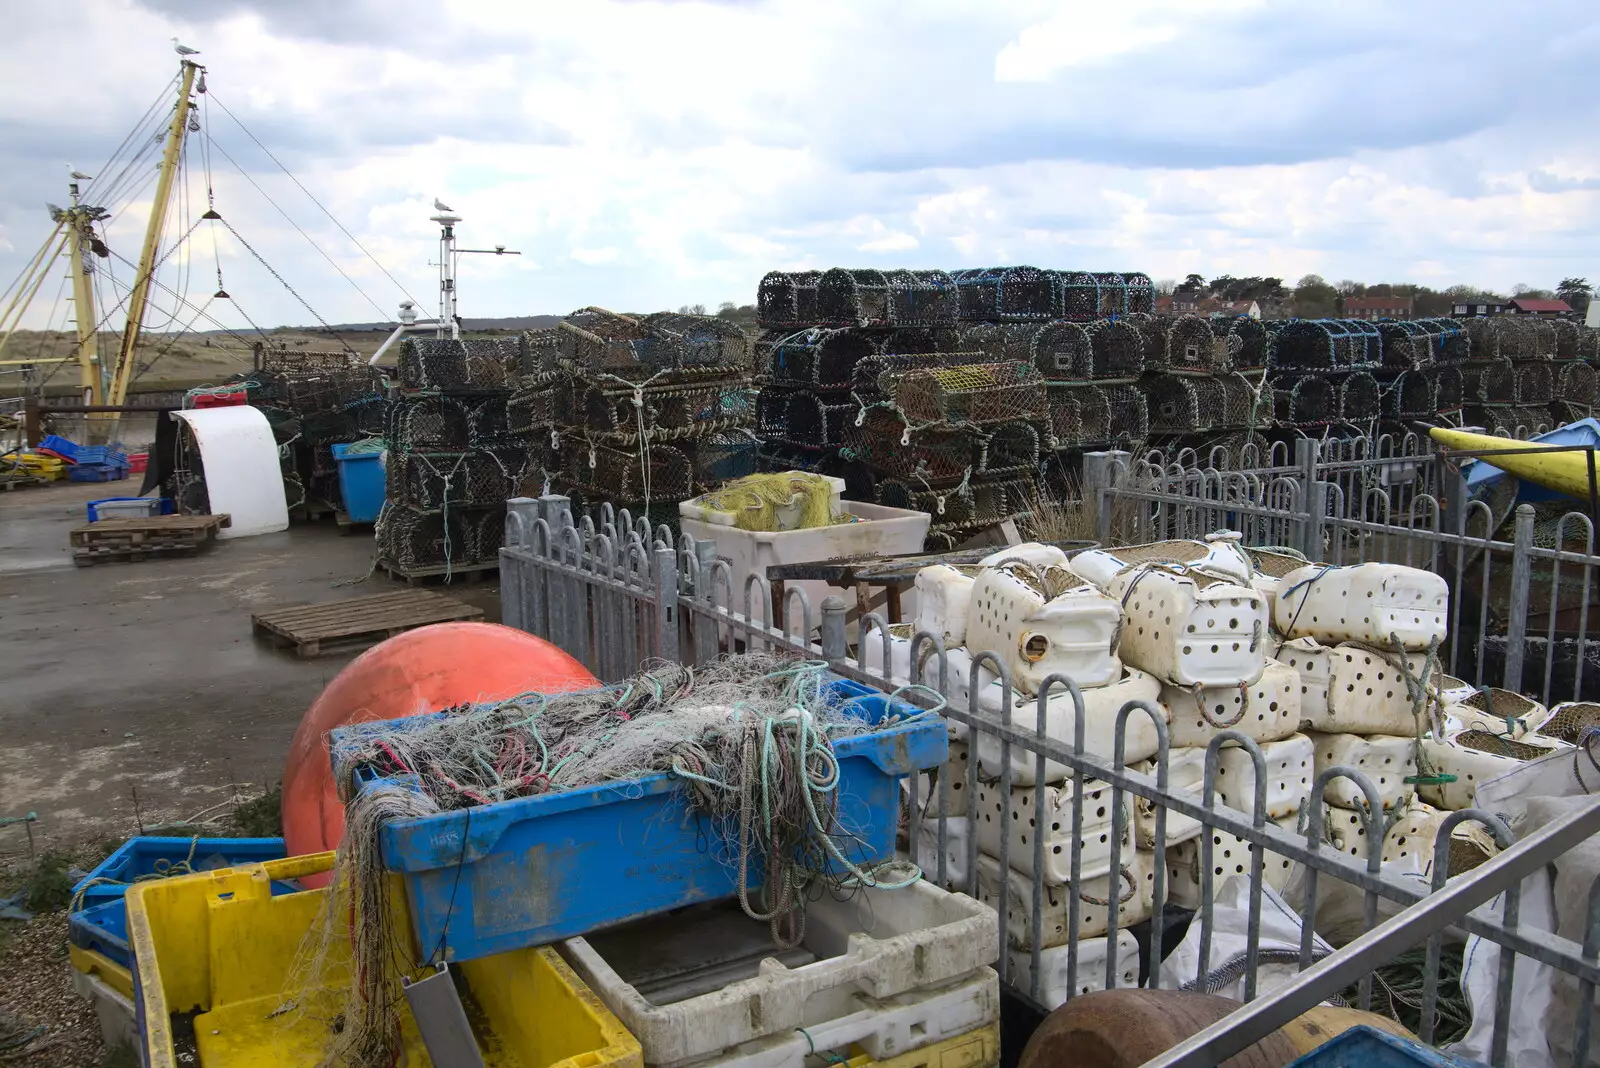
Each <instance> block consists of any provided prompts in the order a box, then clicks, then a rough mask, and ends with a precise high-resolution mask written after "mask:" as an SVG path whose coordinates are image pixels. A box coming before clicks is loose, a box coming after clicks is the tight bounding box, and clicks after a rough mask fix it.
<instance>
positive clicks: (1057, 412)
mask: <svg viewBox="0 0 1600 1068" xmlns="http://www.w3.org/2000/svg"><path fill="white" fill-rule="evenodd" d="M1049 399H1050V436H1051V438H1052V439H1053V440H1054V443H1055V447H1056V448H1058V449H1061V448H1069V447H1072V446H1078V445H1099V444H1103V443H1104V442H1107V441H1109V440H1110V439H1111V404H1110V401H1109V399H1108V398H1107V396H1106V391H1105V390H1104V389H1102V388H1100V387H1099V386H1051V387H1050V394H1049Z"/></svg>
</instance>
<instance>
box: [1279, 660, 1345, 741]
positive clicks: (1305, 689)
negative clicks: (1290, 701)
mask: <svg viewBox="0 0 1600 1068" xmlns="http://www.w3.org/2000/svg"><path fill="white" fill-rule="evenodd" d="M1332 652H1333V650H1332V649H1329V648H1328V647H1327V646H1326V645H1322V644H1320V643H1319V642H1318V641H1317V640H1316V639H1315V638H1296V639H1295V640H1294V641H1292V642H1284V643H1283V644H1282V645H1280V646H1278V651H1277V652H1276V653H1275V654H1274V656H1275V657H1276V659H1277V660H1279V661H1280V662H1282V663H1285V664H1288V665H1289V666H1290V667H1292V668H1294V669H1295V671H1296V672H1297V673H1299V675H1300V729H1301V730H1314V729H1316V725H1317V724H1319V723H1327V722H1328V681H1329V673H1330V672H1331V671H1332V669H1333V665H1332V664H1331V663H1330V662H1329V656H1330V655H1331V654H1332Z"/></svg>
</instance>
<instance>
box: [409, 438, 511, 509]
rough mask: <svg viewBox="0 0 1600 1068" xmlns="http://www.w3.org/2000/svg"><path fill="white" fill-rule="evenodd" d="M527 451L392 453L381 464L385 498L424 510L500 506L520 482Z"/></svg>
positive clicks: (501, 449)
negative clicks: (385, 479) (384, 468)
mask: <svg viewBox="0 0 1600 1068" xmlns="http://www.w3.org/2000/svg"><path fill="white" fill-rule="evenodd" d="M527 462H528V451H527V450H526V449H525V448H522V447H520V446H515V447H514V446H503V447H501V448H497V449H477V450H474V451H472V452H459V453H448V452H436V453H394V452H391V453H390V454H389V459H388V461H387V475H388V491H389V493H388V497H389V500H390V501H391V502H393V503H394V504H396V505H401V506H405V507H409V508H417V509H421V510H424V511H426V510H429V509H433V508H446V507H451V508H453V507H457V506H462V507H465V506H468V505H481V504H502V503H504V502H505V500H506V499H507V498H508V497H512V496H515V495H516V494H515V490H516V488H517V487H518V486H519V485H520V484H521V482H522V472H523V468H524V467H525V466H526V465H527Z"/></svg>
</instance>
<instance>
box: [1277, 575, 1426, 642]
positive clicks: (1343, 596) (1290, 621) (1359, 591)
mask: <svg viewBox="0 0 1600 1068" xmlns="http://www.w3.org/2000/svg"><path fill="white" fill-rule="evenodd" d="M1449 607H1450V588H1449V587H1448V586H1447V585H1446V584H1445V580H1444V578H1443V577H1442V576H1440V575H1436V574H1434V573H1433V572H1431V571H1424V570H1422V569H1421V568H1416V567H1406V566H1405V565H1403V564H1380V563H1375V562H1374V563H1366V564H1355V565H1352V566H1349V567H1336V566H1333V565H1331V564H1307V565H1306V566H1305V567H1301V568H1298V569H1296V570H1294V571H1291V572H1289V573H1288V574H1287V575H1284V576H1283V583H1282V586H1281V588H1280V590H1279V593H1278V596H1277V597H1276V598H1275V599H1274V601H1273V605H1272V619H1273V624H1274V626H1275V627H1276V628H1277V630H1278V632H1279V633H1280V634H1283V635H1285V636H1286V637H1289V638H1305V637H1311V638H1316V639H1317V640H1318V641H1321V642H1327V643H1338V642H1365V643H1367V644H1369V645H1377V646H1382V647H1385V648H1387V647H1389V646H1391V645H1392V644H1393V643H1394V642H1395V641H1399V643H1400V645H1401V647H1402V648H1404V649H1408V650H1424V649H1427V648H1428V646H1429V645H1430V644H1431V643H1433V642H1441V641H1443V640H1444V639H1445V637H1446V634H1447V632H1448V626H1449Z"/></svg>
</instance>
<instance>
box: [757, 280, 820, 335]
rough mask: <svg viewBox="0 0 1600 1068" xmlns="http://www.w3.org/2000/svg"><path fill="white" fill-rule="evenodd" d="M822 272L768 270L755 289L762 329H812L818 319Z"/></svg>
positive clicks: (758, 316)
mask: <svg viewBox="0 0 1600 1068" xmlns="http://www.w3.org/2000/svg"><path fill="white" fill-rule="evenodd" d="M821 278H822V272H821V271H768V272H767V273H766V274H765V275H763V276H762V278H761V284H760V286H759V287H758V288H757V290H756V318H758V319H759V320H760V321H761V325H762V326H776V327H790V326H809V325H811V324H812V323H815V322H817V321H818V319H817V282H818V281H819V280H820V279H821Z"/></svg>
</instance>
